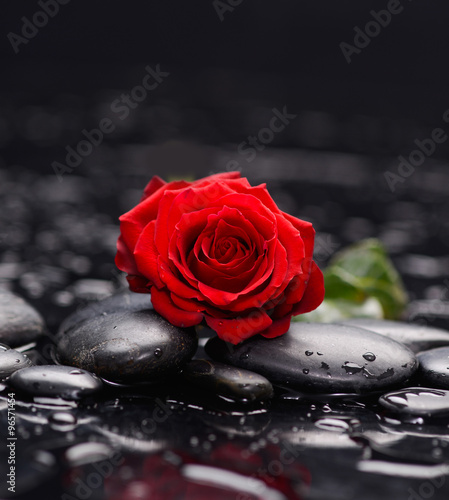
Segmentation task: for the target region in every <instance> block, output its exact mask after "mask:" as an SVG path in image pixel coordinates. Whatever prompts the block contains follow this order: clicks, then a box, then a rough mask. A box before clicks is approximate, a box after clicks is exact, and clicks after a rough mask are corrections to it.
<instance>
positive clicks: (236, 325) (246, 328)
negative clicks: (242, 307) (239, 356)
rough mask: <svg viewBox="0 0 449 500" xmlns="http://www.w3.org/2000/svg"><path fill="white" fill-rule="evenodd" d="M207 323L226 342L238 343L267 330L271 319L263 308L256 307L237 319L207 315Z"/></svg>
mask: <svg viewBox="0 0 449 500" xmlns="http://www.w3.org/2000/svg"><path fill="white" fill-rule="evenodd" d="M205 319H206V323H207V324H208V326H209V327H210V328H212V329H213V330H215V331H216V332H217V335H218V336H219V337H220V338H221V339H222V340H224V341H226V342H231V344H238V343H239V342H242V341H243V340H245V339H247V338H249V337H252V336H253V335H256V334H257V333H259V332H261V331H264V330H266V329H267V328H268V327H269V326H270V325H271V319H270V317H269V316H268V315H267V313H266V312H265V311H263V310H262V309H255V310H253V311H251V312H250V313H249V314H247V315H245V316H242V317H238V318H235V319H220V318H212V317H211V316H206V317H205Z"/></svg>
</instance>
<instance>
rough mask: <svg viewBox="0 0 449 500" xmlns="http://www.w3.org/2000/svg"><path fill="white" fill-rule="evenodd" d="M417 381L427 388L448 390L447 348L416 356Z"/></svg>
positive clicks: (448, 349) (448, 348)
mask: <svg viewBox="0 0 449 500" xmlns="http://www.w3.org/2000/svg"><path fill="white" fill-rule="evenodd" d="M418 360H419V363H420V367H419V371H418V373H417V376H418V377H419V378H418V380H419V381H420V382H423V383H424V384H425V385H427V386H428V387H439V388H441V389H449V347H438V348H437V349H431V350H430V351H425V352H422V353H420V354H418Z"/></svg>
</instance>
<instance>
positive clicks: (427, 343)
mask: <svg viewBox="0 0 449 500" xmlns="http://www.w3.org/2000/svg"><path fill="white" fill-rule="evenodd" d="M341 324H344V325H349V326H357V327H359V328H366V329H367V330H371V331H372V332H376V333H379V334H380V335H385V336H386V337H388V338H390V339H393V340H396V342H400V343H401V344H404V345H405V346H407V347H408V348H409V349H411V350H412V351H413V352H414V353H418V352H420V351H425V350H427V349H433V348H435V347H440V346H445V345H449V331H447V330H442V329H441V328H433V327H430V326H421V325H418V324H416V323H406V322H403V321H389V320H381V319H368V318H351V319H347V320H345V321H341Z"/></svg>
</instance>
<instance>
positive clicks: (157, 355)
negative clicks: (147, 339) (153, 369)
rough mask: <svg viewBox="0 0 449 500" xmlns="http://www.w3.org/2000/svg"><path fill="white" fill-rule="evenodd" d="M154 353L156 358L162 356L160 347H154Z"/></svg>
mask: <svg viewBox="0 0 449 500" xmlns="http://www.w3.org/2000/svg"><path fill="white" fill-rule="evenodd" d="M154 355H155V356H156V358H160V357H161V356H162V349H160V348H159V347H158V348H156V349H155V350H154Z"/></svg>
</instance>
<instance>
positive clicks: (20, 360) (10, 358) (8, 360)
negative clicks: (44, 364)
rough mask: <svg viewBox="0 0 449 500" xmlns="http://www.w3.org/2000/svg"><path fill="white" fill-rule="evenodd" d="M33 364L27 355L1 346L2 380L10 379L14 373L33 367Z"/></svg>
mask: <svg viewBox="0 0 449 500" xmlns="http://www.w3.org/2000/svg"><path fill="white" fill-rule="evenodd" d="M32 365H33V363H32V362H31V360H30V359H28V357H27V356H25V354H22V353H21V352H19V351H16V350H15V349H10V348H9V346H6V345H4V344H0V380H3V379H5V378H6V377H9V376H10V375H11V374H12V373H14V372H15V371H17V370H21V369H22V368H27V367H28V366H32Z"/></svg>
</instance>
